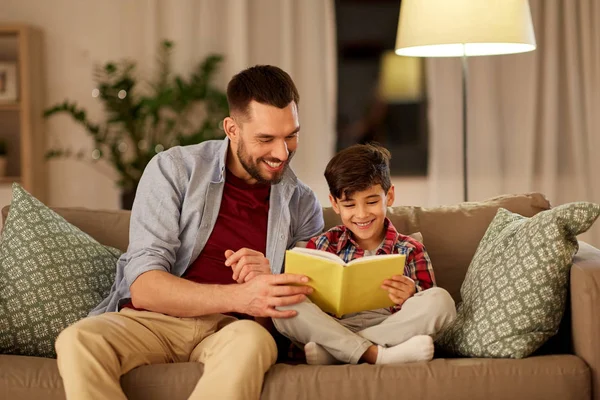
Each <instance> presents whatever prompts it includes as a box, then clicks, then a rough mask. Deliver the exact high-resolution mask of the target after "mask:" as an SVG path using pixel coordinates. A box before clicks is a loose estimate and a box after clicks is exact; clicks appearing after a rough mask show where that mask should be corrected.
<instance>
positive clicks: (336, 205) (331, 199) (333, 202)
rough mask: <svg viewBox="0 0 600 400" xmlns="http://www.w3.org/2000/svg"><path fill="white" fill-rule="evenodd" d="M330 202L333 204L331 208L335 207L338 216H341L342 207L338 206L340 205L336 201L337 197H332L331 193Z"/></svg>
mask: <svg viewBox="0 0 600 400" xmlns="http://www.w3.org/2000/svg"><path fill="white" fill-rule="evenodd" d="M329 202H330V203H331V207H333V211H335V213H336V214H339V213H340V207H339V206H338V203H337V201H336V200H335V197H333V196H332V195H331V193H329Z"/></svg>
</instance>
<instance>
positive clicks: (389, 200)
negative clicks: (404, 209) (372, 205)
mask: <svg viewBox="0 0 600 400" xmlns="http://www.w3.org/2000/svg"><path fill="white" fill-rule="evenodd" d="M386 198H387V203H386V205H387V206H388V207H391V206H392V205H394V200H395V199H396V193H395V191H394V185H392V186H390V190H388V192H387V195H386Z"/></svg>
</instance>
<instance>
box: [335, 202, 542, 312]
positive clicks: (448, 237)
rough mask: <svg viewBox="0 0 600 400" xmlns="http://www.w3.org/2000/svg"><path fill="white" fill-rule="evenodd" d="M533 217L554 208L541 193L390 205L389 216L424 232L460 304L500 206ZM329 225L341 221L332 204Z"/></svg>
mask: <svg viewBox="0 0 600 400" xmlns="http://www.w3.org/2000/svg"><path fill="white" fill-rule="evenodd" d="M500 207H502V208H505V209H507V210H509V211H512V212H515V213H518V214H521V215H524V216H526V217H531V216H533V215H535V214H537V213H538V212H540V211H543V210H547V209H549V208H550V203H549V202H548V200H546V198H545V197H544V196H543V195H541V194H539V193H530V194H518V195H505V196H499V197H495V198H493V199H489V200H485V201H479V202H470V203H461V204H458V205H454V206H441V207H432V208H423V207H410V206H396V207H389V208H388V213H387V216H388V217H389V218H390V220H391V221H392V223H393V224H394V226H395V227H396V229H398V230H399V231H400V232H401V233H406V232H421V233H422V234H423V244H425V248H426V249H427V252H428V253H429V257H430V258H431V262H432V264H433V270H434V272H435V277H436V281H437V284H438V285H439V286H441V287H443V288H444V289H446V290H447V291H448V292H449V293H450V294H451V295H452V297H453V298H454V301H456V303H457V304H458V302H459V301H460V285H461V284H462V281H463V279H464V277H465V274H466V272H467V267H468V266H469V264H470V262H471V259H472V258H473V255H474V254H475V250H476V249H477V245H478V244H479V241H480V240H481V238H482V237H483V234H484V233H485V230H486V229H487V227H488V225H489V224H490V222H491V221H492V219H493V218H494V216H495V215H496V211H497V210H498V208H500ZM323 217H324V218H325V229H329V228H331V227H332V226H334V225H337V224H339V223H340V219H339V217H338V215H337V214H336V213H335V212H334V211H333V209H331V208H325V209H324V211H323Z"/></svg>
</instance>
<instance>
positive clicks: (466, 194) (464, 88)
mask: <svg viewBox="0 0 600 400" xmlns="http://www.w3.org/2000/svg"><path fill="white" fill-rule="evenodd" d="M466 47H467V46H465V45H464V44H463V55H462V142H463V143H462V144H463V201H468V200H469V190H468V179H469V177H468V173H467V172H468V170H467V168H468V162H467V158H468V153H467V89H468V88H467V73H468V70H467V52H466Z"/></svg>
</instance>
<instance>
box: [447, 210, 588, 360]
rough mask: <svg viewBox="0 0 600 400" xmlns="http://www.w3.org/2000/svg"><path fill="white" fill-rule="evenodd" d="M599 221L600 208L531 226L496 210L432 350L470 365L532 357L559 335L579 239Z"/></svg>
mask: <svg viewBox="0 0 600 400" xmlns="http://www.w3.org/2000/svg"><path fill="white" fill-rule="evenodd" d="M599 215H600V205H598V204H593V203H583V202H580V203H569V204H564V205H561V206H558V207H556V208H554V209H552V210H548V211H544V212H541V213H539V214H537V215H535V216H534V217H531V218H526V217H523V216H521V215H518V214H514V213H511V212H510V211H507V210H505V209H499V210H498V213H497V215H496V217H495V218H494V220H493V221H492V223H491V224H490V226H489V228H488V230H487V231H486V233H485V236H484V237H483V239H482V240H481V242H480V244H479V247H478V248H477V252H476V253H475V257H474V258H473V262H472V263H471V265H470V266H469V270H468V272H467V275H466V277H465V281H464V283H463V285H462V288H461V295H462V299H463V302H462V303H461V304H460V306H459V308H458V312H457V317H456V320H455V321H454V323H453V324H452V325H451V326H450V327H449V328H448V329H447V330H446V331H445V332H444V333H443V334H442V336H441V337H440V338H439V339H438V341H437V343H438V344H439V345H440V346H441V347H442V348H445V349H446V350H447V351H450V352H452V353H454V354H459V355H463V356H471V357H512V358H522V357H526V356H528V355H530V354H532V353H533V352H534V351H535V350H537V349H538V348H539V347H540V346H541V345H542V344H543V343H544V342H545V341H546V340H548V339H549V338H550V337H552V336H553V335H555V334H556V332H557V331H558V327H559V324H560V321H561V318H562V316H563V313H564V310H565V303H566V300H567V289H568V276H569V271H570V269H571V264H572V260H573V256H574V255H575V253H576V252H577V249H578V243H577V238H576V235H578V234H580V233H583V232H585V231H586V230H587V229H589V227H590V226H591V225H592V224H593V223H594V221H595V220H596V219H597V218H598V216H599Z"/></svg>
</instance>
